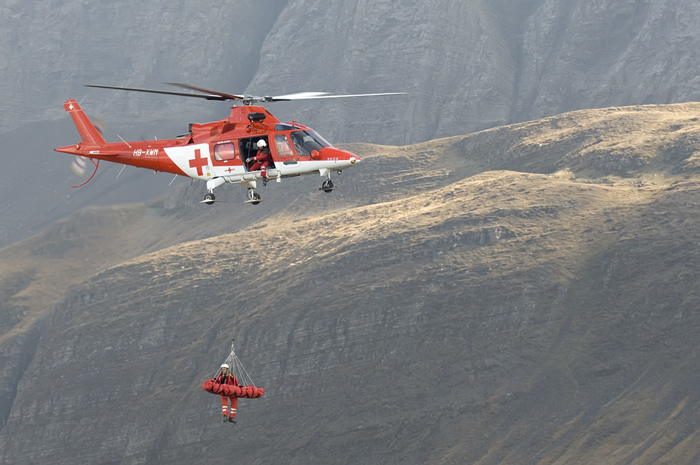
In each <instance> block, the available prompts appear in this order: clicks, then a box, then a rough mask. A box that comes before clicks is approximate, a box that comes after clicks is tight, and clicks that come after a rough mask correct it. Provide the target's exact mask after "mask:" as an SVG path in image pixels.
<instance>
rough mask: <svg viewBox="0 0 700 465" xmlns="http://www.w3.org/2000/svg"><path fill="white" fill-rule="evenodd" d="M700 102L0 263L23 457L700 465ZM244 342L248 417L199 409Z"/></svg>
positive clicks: (157, 212)
mask: <svg viewBox="0 0 700 465" xmlns="http://www.w3.org/2000/svg"><path fill="white" fill-rule="evenodd" d="M698 110H700V106H698V105H696V104H685V105H668V106H641V107H625V108H609V109H605V110H591V111H580V112H575V113H569V114H564V115H560V116H557V117H552V118H548V119H544V120H541V121H534V122H529V123H522V124H518V125H513V126H508V127H500V128H496V129H492V130H488V131H484V132H480V133H477V134H473V135H469V136H459V137H452V138H446V139H440V140H435V141H431V142H426V143H423V144H418V145H413V146H406V147H390V146H374V145H368V144H355V145H352V146H351V148H352V150H355V151H357V152H358V153H360V154H362V155H363V156H364V158H363V163H362V164H361V165H360V166H359V167H358V168H356V169H354V170H349V171H348V173H347V175H345V174H344V175H343V176H344V177H343V178H342V179H341V182H340V189H338V190H336V191H335V192H334V193H333V194H331V195H326V194H324V193H321V192H317V191H315V190H314V189H315V188H316V185H315V182H311V181H309V179H308V178H299V179H295V180H291V181H289V182H286V181H285V184H283V185H279V186H278V185H275V184H274V183H273V184H272V185H271V186H269V187H268V189H267V190H266V191H265V194H266V201H265V202H264V203H263V204H261V205H260V206H258V207H257V208H255V209H253V208H251V207H250V206H243V205H241V204H240V203H237V201H239V197H240V196H239V195H237V194H239V193H237V192H236V191H235V190H234V189H230V190H229V192H230V194H228V196H229V197H227V198H225V202H221V203H218V204H217V205H216V206H215V207H213V208H204V207H203V206H201V205H196V204H195V202H196V200H197V199H198V196H195V194H196V193H195V192H193V190H194V189H196V187H191V188H186V189H182V190H181V191H180V192H179V193H178V194H177V197H170V198H166V199H163V200H161V201H159V202H156V203H151V204H149V205H134V206H122V207H113V208H94V209H90V210H87V211H84V212H82V213H81V214H80V215H76V216H74V217H72V218H70V219H69V220H66V221H64V222H62V223H60V224H59V225H57V226H56V227H54V228H51V229H49V230H48V231H46V232H45V233H42V234H40V235H38V236H35V237H32V238H30V239H28V240H26V241H23V242H21V243H18V244H16V245H14V246H12V247H7V248H5V249H2V250H0V260H2V263H3V264H4V266H3V268H2V269H0V271H2V275H0V283H1V284H0V289H1V290H2V293H3V298H2V300H0V302H2V313H1V314H2V321H1V323H0V324H1V328H2V330H1V334H2V336H1V339H0V344H2V351H1V352H0V353H2V363H1V364H0V366H2V367H3V369H2V372H0V383H2V384H1V389H0V392H1V393H2V397H1V398H0V413H2V418H1V419H0V421H2V423H0V424H1V425H2V429H1V430H0V445H1V446H0V450H2V455H1V456H0V463H38V462H45V461H51V462H52V463H76V462H120V463H159V462H165V461H167V462H171V463H192V462H199V461H210V460H221V459H227V458H229V459H230V457H231V456H232V455H233V456H235V458H236V460H239V461H245V462H249V463H256V462H265V463H277V462H288V463H373V462H379V463H478V464H506V463H531V464H542V465H544V464H557V463H568V464H579V463H580V464H589V463H627V464H635V465H637V464H651V463H674V464H693V463H696V462H697V460H698V458H700V448H699V447H698V444H700V442H699V441H698V438H699V437H700V432H699V430H698V428H697V422H698V409H697V407H696V406H697V405H698V400H699V399H698V394H697V389H696V386H697V384H698V382H699V381H700V379H698V373H697V370H694V367H695V366H697V364H698V345H697V341H696V339H697V337H696V335H697V332H698V330H699V329H700V320H699V319H698V314H697V309H696V307H697V302H698V295H697V285H696V284H697V278H698V273H699V270H698V269H697V266H696V263H697V262H698V260H697V258H698V256H700V249H699V248H698V242H697V237H698V228H699V226H700V223H699V222H698V220H697V198H698V193H699V191H700V179H699V178H698V164H697V160H698V155H697V152H696V147H697V142H698V136H699V135H700V122H699V121H698V119H697V118H696V116H695V115H696V114H697V113H698ZM345 176H347V177H345ZM282 187H284V189H282ZM223 192H224V191H222V193H223ZM310 192H311V193H310ZM185 199H191V200H189V202H190V203H188V204H186V205H185V206H183V203H185ZM231 337H235V338H236V344H237V347H238V351H237V352H238V355H239V356H240V357H241V359H242V360H243V361H244V363H245V365H246V368H247V369H248V372H249V373H250V374H251V376H252V377H253V379H254V380H255V381H256V383H257V384H258V385H260V386H263V387H265V388H266V389H267V392H266V394H265V396H264V397H263V398H262V399H258V400H246V399H242V400H241V401H240V403H239V423H238V424H237V425H228V424H222V423H221V421H220V419H219V416H220V413H219V405H218V404H219V400H218V398H217V397H215V396H212V395H211V394H208V393H206V392H204V391H203V390H202V389H201V383H202V382H203V381H204V380H205V379H207V378H208V377H210V376H212V374H213V372H215V371H216V368H217V367H218V364H219V363H220V362H221V361H222V360H223V358H224V357H225V356H226V354H227V353H228V345H229V341H230V338H231Z"/></svg>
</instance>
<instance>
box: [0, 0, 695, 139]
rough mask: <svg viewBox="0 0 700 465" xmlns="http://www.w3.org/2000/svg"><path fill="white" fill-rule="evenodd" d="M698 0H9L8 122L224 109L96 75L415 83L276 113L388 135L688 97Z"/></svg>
mask: <svg viewBox="0 0 700 465" xmlns="http://www.w3.org/2000/svg"><path fill="white" fill-rule="evenodd" d="M699 8H700V7H699V6H698V5H697V2H694V1H692V0H660V1H654V2H652V1H651V0H641V1H640V0H622V1H621V0H599V1H595V2H585V3H572V2H571V1H569V0H520V1H518V2H513V1H510V0H470V1H450V0H440V1H403V2H397V1H390V0H383V1H372V2H366V1H363V0H352V1H344V2H332V3H331V4H329V2H324V1H321V0H274V1H268V2H264V3H261V2H252V1H246V2H236V3H235V4H233V5H230V4H221V5H219V6H211V7H207V8H202V6H201V4H200V3H197V2H192V1H189V2H176V3H173V2H167V3H166V2H151V3H149V4H147V5H143V4H141V3H138V2H134V1H132V0H121V1H119V2H112V3H110V4H109V5H99V6H98V5H91V4H90V3H86V2H80V1H75V0H74V1H68V2H57V1H49V2H44V3H42V6H41V7H39V6H37V5H34V4H30V3H27V2H10V3H7V2H5V4H4V5H3V6H2V7H0V14H1V15H2V17H3V18H7V19H8V20H7V21H3V22H2V26H0V35H2V37H3V40H2V41H0V44H1V45H0V47H2V50H1V51H2V53H0V56H1V57H2V58H0V97H1V98H2V101H3V112H2V114H1V115H0V126H1V127H3V128H10V127H16V126H19V125H22V124H27V123H31V122H34V121H36V120H37V119H47V118H49V119H56V118H59V117H61V116H62V109H61V103H62V102H63V101H65V100H66V99H68V98H78V99H80V100H81V101H83V100H84V102H83V103H84V106H85V108H86V110H88V111H92V112H93V113H94V114H95V115H96V116H99V117H100V118H103V119H105V120H107V121H108V122H109V123H110V126H112V125H113V124H114V125H116V126H115V128H119V130H120V131H121V132H122V133H123V132H124V131H125V130H126V131H130V130H136V128H138V127H139V125H140V124H142V123H143V122H150V121H155V120H158V121H163V120H164V119H169V120H171V121H173V123H171V124H172V128H173V129H172V130H175V128H176V127H178V128H180V129H179V130H180V131H183V129H184V128H185V127H186V124H187V123H188V122H189V121H187V120H185V121H182V120H181V118H174V116H175V115H177V116H181V115H182V114H187V115H189V117H190V118H192V119H193V121H198V120H199V121H201V120H207V119H210V120H211V119H219V118H221V117H223V116H224V115H225V114H226V110H225V106H223V105H219V106H212V105H211V104H210V103H206V102H204V103H202V102H192V101H190V100H191V99H184V100H185V101H176V100H175V99H173V98H170V97H163V96H147V95H138V94H137V95H125V94H123V93H118V92H112V91H100V90H95V89H91V90H87V89H84V88H83V87H82V85H83V84H86V83H98V84H113V85H126V86H135V87H161V84H162V83H163V82H172V81H180V82H191V83H194V84H197V85H200V86H203V87H208V88H214V89H220V90H223V91H228V92H236V93H241V92H243V91H247V92H251V93H257V94H262V95H275V94H277V95H279V94H287V93H290V92H298V91H302V90H321V91H333V92H354V93H356V92H362V93H364V92H382V91H406V92H409V93H410V96H408V97H384V98H378V99H358V100H341V101H334V102H327V101H324V102H313V103H305V104H298V105H296V104H295V105H292V104H279V105H278V106H275V107H274V108H272V110H273V111H274V112H275V113H276V114H279V115H280V116H281V117H283V118H284V119H288V120H291V119H296V120H297V121H302V122H304V123H307V124H309V125H311V126H313V127H316V128H317V129H318V130H319V131H321V132H322V133H323V134H325V135H326V136H327V137H328V138H329V139H330V140H333V141H337V142H347V141H366V142H374V143H389V144H410V143H416V142H421V141H426V140H431V139H434V138H437V137H445V136H452V135H461V134H465V133H469V132H473V131H476V130H480V129H484V128H488V127H493V126H498V125H502V124H506V123H512V122H517V121H525V120H532V119H537V118H541V117H544V116H549V115H554V114H559V113H562V112H566V111H571V110H575V109H580V108H593V107H607V106H617V105H631V104H646V103H672V102H682V101H688V100H693V99H697V98H698V95H699V94H698V92H700V91H698V90H697V89H699V88H700V85H698V84H700V82H699V81H698V79H700V78H698V77H697V75H696V74H697V73H696V72H695V70H696V69H697V66H698V55H697V53H696V52H694V51H695V50H698V49H700V47H698V46H699V45H700V35H699V34H698V32H697V28H696V27H695V24H694V21H693V18H696V17H697V15H698V13H700V12H699V11H698V9H699ZM171 117H172V119H171ZM134 119H138V122H135V121H134ZM176 120H177V124H179V126H175V124H176V123H174V121H176ZM122 135H124V134H122ZM142 135H144V134H137V137H139V136H142ZM149 135H150V134H149Z"/></svg>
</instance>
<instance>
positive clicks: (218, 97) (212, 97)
mask: <svg viewBox="0 0 700 465" xmlns="http://www.w3.org/2000/svg"><path fill="white" fill-rule="evenodd" d="M85 87H97V88H99V89H116V90H128V91H130V92H146V93H149V94H165V95H177V96H179V97H195V98H203V99H206V100H220V101H224V100H235V99H239V98H241V97H236V96H231V98H227V97H224V96H223V95H220V94H218V93H212V94H213V95H202V94H190V93H187V92H172V91H169V90H153V89H137V88H135V87H120V86H99V85H95V84H85Z"/></svg>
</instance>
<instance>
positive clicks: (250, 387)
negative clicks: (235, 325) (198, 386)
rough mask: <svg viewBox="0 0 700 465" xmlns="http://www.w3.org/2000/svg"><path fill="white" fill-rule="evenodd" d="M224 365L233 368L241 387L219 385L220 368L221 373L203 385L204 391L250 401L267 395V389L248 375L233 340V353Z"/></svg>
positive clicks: (232, 370) (232, 371)
mask: <svg viewBox="0 0 700 465" xmlns="http://www.w3.org/2000/svg"><path fill="white" fill-rule="evenodd" d="M224 364H226V365H228V366H230V367H231V373H232V374H233V376H235V377H236V379H237V380H238V383H239V386H234V385H232V384H219V383H217V382H216V378H217V377H218V376H219V374H221V368H219V371H218V372H217V373H216V375H214V377H213V378H212V379H208V380H206V381H205V382H204V383H203V384H202V389H204V390H205V391H207V392H211V393H212V394H217V395H220V396H226V397H243V398H248V399H257V398H259V397H262V396H263V394H265V389H263V388H261V387H258V386H256V385H255V383H253V380H252V379H251V377H250V375H248V372H247V371H246V370H245V368H244V367H243V364H242V363H241V361H240V360H239V359H238V356H236V351H235V349H234V345H233V340H232V341H231V353H230V354H229V355H228V357H226V361H225V362H224Z"/></svg>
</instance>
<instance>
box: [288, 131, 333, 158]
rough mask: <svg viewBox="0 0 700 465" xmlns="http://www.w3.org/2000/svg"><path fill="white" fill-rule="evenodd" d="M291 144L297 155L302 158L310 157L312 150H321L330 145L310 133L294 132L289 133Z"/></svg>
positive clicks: (313, 133)
mask: <svg viewBox="0 0 700 465" xmlns="http://www.w3.org/2000/svg"><path fill="white" fill-rule="evenodd" d="M291 138H292V143H293V144H294V148H295V149H296V150H297V153H298V154H299V155H300V156H302V157H308V156H309V155H311V151H312V150H321V149H322V148H323V147H328V146H329V145H330V144H329V143H328V142H326V141H325V140H324V139H323V138H322V137H321V136H319V135H318V134H316V133H315V132H312V131H294V132H292V133H291Z"/></svg>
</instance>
